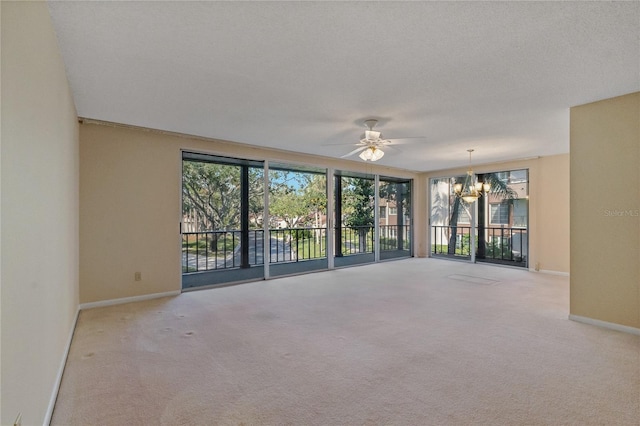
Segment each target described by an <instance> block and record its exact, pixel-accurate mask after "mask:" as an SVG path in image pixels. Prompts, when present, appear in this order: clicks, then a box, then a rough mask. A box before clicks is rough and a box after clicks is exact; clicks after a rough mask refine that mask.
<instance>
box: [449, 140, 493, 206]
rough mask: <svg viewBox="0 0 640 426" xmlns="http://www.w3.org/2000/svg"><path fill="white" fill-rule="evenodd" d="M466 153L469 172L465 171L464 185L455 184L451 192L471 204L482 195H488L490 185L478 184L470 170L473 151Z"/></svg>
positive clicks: (469, 150)
mask: <svg viewBox="0 0 640 426" xmlns="http://www.w3.org/2000/svg"><path fill="white" fill-rule="evenodd" d="M467 152H468V153H469V170H467V176H465V179H464V183H456V184H455V185H454V186H453V190H454V192H455V194H456V196H457V197H459V198H462V199H463V200H464V201H465V202H467V203H469V204H471V203H473V202H474V201H476V200H477V199H478V198H479V197H480V196H481V195H482V194H486V193H488V192H489V190H490V189H491V185H490V184H489V183H487V182H478V177H477V176H476V175H475V174H474V173H473V170H472V169H471V153H472V152H473V149H468V150H467Z"/></svg>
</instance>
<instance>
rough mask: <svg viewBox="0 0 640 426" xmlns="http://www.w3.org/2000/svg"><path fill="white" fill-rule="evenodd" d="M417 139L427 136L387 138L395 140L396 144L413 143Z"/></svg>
mask: <svg viewBox="0 0 640 426" xmlns="http://www.w3.org/2000/svg"><path fill="white" fill-rule="evenodd" d="M416 139H427V138H426V137H425V136H413V137H408V138H390V139H387V140H389V141H391V142H393V143H394V144H405V143H412V142H414V141H415V140H416Z"/></svg>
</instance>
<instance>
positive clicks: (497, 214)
mask: <svg viewBox="0 0 640 426" xmlns="http://www.w3.org/2000/svg"><path fill="white" fill-rule="evenodd" d="M489 209H490V223H491V225H508V224H509V203H508V202H506V201H503V202H502V203H496V204H491V205H490V206H489Z"/></svg>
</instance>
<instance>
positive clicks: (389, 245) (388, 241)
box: [380, 225, 411, 251]
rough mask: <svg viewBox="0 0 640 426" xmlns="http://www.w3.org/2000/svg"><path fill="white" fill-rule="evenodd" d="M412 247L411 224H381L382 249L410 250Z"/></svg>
mask: <svg viewBox="0 0 640 426" xmlns="http://www.w3.org/2000/svg"><path fill="white" fill-rule="evenodd" d="M410 247H411V227H410V225H380V250H381V251H392V250H409V249H410Z"/></svg>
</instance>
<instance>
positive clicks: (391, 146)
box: [385, 145, 403, 152]
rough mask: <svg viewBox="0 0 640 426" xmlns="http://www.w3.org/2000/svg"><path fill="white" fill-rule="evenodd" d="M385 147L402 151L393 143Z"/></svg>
mask: <svg viewBox="0 0 640 426" xmlns="http://www.w3.org/2000/svg"><path fill="white" fill-rule="evenodd" d="M385 148H391V149H393V150H394V151H398V152H403V151H402V150H401V149H400V148H398V147H396V146H393V145H385Z"/></svg>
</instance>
